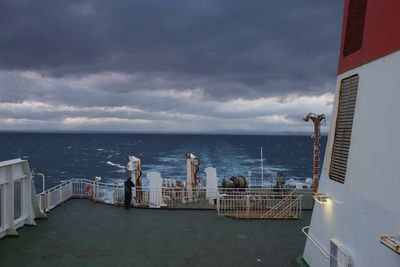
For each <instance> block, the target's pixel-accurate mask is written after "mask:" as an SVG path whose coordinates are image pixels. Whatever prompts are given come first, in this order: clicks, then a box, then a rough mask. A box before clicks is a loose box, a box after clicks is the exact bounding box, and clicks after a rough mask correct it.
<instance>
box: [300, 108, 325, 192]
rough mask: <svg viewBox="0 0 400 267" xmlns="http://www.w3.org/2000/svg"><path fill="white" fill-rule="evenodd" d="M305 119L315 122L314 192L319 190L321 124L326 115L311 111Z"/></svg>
mask: <svg viewBox="0 0 400 267" xmlns="http://www.w3.org/2000/svg"><path fill="white" fill-rule="evenodd" d="M303 120H304V121H309V120H311V121H312V122H313V123H314V135H313V139H314V161H313V192H314V193H317V192H318V185H319V181H318V174H319V146H320V139H321V131H320V126H321V123H322V122H325V115H324V114H321V115H317V114H315V113H309V114H308V115H307V116H306V117H304V119H303Z"/></svg>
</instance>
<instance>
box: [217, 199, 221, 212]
mask: <svg viewBox="0 0 400 267" xmlns="http://www.w3.org/2000/svg"><path fill="white" fill-rule="evenodd" d="M220 200H221V199H220V197H219V194H217V214H218V216H220V215H221V213H220V208H221V206H220V203H219V202H220Z"/></svg>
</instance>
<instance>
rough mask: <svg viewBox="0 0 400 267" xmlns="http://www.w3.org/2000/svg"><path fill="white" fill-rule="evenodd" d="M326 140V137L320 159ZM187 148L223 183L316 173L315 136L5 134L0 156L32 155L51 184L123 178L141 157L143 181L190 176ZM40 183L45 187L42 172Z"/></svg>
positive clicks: (254, 183)
mask: <svg viewBox="0 0 400 267" xmlns="http://www.w3.org/2000/svg"><path fill="white" fill-rule="evenodd" d="M326 139H327V138H326V137H325V136H323V137H322V139H321V161H322V160H323V155H324V150H325V145H326ZM261 148H262V154H263V157H262V158H263V160H262V161H261ZM187 153H192V154H194V155H196V156H197V157H199V158H200V171H199V176H200V177H201V179H202V178H205V173H204V169H205V168H206V167H210V166H213V167H216V168H217V177H218V180H219V182H221V181H222V179H229V178H230V177H231V176H237V175H242V176H244V177H246V179H247V180H248V183H249V184H250V185H251V186H260V185H262V184H264V185H265V184H268V183H271V182H273V181H274V179H275V177H276V174H277V172H278V171H279V172H283V174H284V175H285V177H286V179H287V180H288V181H289V180H290V181H292V182H293V181H304V180H305V179H306V178H311V177H312V170H313V168H312V166H313V162H312V161H313V139H312V137H311V136H306V135H299V136H297V135H228V134H133V133H132V134H131V133H86V132H82V133H81V132H79V133H61V132H56V133H54V132H52V133H43V132H32V133H30V132H1V133H0V161H3V160H9V159H14V158H22V159H26V160H28V162H29V165H30V168H31V170H33V171H35V172H41V173H44V174H45V175H46V188H47V189H48V188H51V187H53V186H56V185H57V184H59V183H60V182H61V181H64V180H68V179H71V178H84V179H89V180H94V178H95V177H96V176H98V177H101V178H102V181H103V182H111V183H119V182H121V181H122V180H124V179H125V178H126V168H125V167H126V164H127V157H128V156H130V155H132V156H136V157H138V158H140V159H141V161H142V172H143V179H144V184H146V175H147V173H148V172H153V171H156V172H160V173H161V176H162V177H163V178H171V179H176V180H185V179H186V159H185V156H186V154H187ZM261 163H262V164H261ZM261 165H262V166H263V167H262V168H261ZM321 166H322V162H321ZM261 170H262V171H261ZM202 180H203V182H204V179H202ZM35 186H36V188H41V187H42V180H41V178H40V177H36V178H35Z"/></svg>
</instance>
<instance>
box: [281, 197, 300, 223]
mask: <svg viewBox="0 0 400 267" xmlns="http://www.w3.org/2000/svg"><path fill="white" fill-rule="evenodd" d="M301 197H302V196H297V197H296V198H295V199H289V200H290V201H289V204H288V205H287V206H286V207H285V208H284V209H283V210H280V211H279V212H278V213H277V214H275V215H274V218H279V216H280V215H281V214H284V213H285V212H287V211H288V210H289V209H291V208H293V207H294V206H295V205H296V204H297V202H298V200H299V199H300V198H301Z"/></svg>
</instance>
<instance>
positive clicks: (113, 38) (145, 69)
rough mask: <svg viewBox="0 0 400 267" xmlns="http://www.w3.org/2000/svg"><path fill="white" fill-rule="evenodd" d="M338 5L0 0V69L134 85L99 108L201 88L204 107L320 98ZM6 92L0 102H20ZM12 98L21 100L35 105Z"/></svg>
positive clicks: (329, 76)
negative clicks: (136, 96)
mask: <svg viewBox="0 0 400 267" xmlns="http://www.w3.org/2000/svg"><path fill="white" fill-rule="evenodd" d="M341 2H342V1H321V0H312V1H311V0H310V1H300V0H290V1H289V0H287V1H283V0H272V1H236V0H224V1H223V0H212V1H211V0H209V1H207V0H198V1H183V0H181V1H177V0H169V1H162V0H159V1H153V0H143V1H109V0H103V1H101V0H96V1H74V0H70V1H52V0H48V1H28V0H27V1H20V0H9V1H4V0H3V1H1V2H0V30H1V34H0V69H1V70H3V71H12V70H16V71H27V70H28V71H34V72H37V73H41V74H43V75H47V76H50V77H56V78H59V79H63V78H65V77H75V76H79V77H83V76H87V75H91V74H96V73H104V72H116V73H125V74H129V75H136V76H137V77H136V79H134V80H133V81H132V83H127V82H122V83H121V84H105V85H104V84H103V85H102V86H98V87H96V89H98V92H97V91H96V93H94V92H91V93H92V96H93V95H95V94H96V96H95V97H93V99H92V102H91V103H92V105H107V103H103V101H104V102H106V99H107V97H104V98H101V96H102V95H103V94H106V93H105V92H113V93H115V94H119V95H121V97H116V98H114V100H111V99H110V98H109V97H108V99H109V101H110V102H112V101H116V102H118V101H120V98H124V94H127V93H130V92H135V91H139V90H142V91H143V90H160V89H161V90H162V89H168V88H173V89H175V90H186V89H188V88H196V87H201V88H202V89H203V90H204V95H203V97H204V98H208V99H226V98H235V97H242V98H248V99H252V98H256V97H260V96H270V95H285V94H288V93H294V92H296V93H303V94H313V93H325V92H329V91H333V89H334V88H326V87H324V86H323V85H324V84H326V83H331V82H332V81H334V77H335V69H336V63H337V60H336V57H337V54H338V53H337V51H338V46H339V39H338V36H339V29H340V22H341V19H340V18H341V12H342V7H341V6H342V3H341ZM154 77H161V78H162V79H161V80H162V81H163V83H161V84H160V82H157V81H154ZM13 83H18V81H14V82H13ZM13 83H8V84H7V86H8V87H10V86H11V87H12V84H13ZM0 87H1V85H0ZM38 90H39V91H41V92H42V93H43V95H44V97H47V98H48V100H51V101H55V100H57V101H63V99H65V101H66V102H68V103H73V102H74V101H78V102H79V100H73V99H70V100H68V101H67V99H68V97H69V96H71V92H67V93H65V94H63V93H62V92H60V94H59V95H57V97H56V98H57V99H53V98H54V97H55V96H54V95H51V94H47V93H46V90H47V89H46V88H38ZM74 90H79V88H75V89H74ZM0 91H1V88H0ZM83 91H84V90H83ZM10 92H11V91H10V90H8V91H7V92H6V91H5V90H3V92H2V93H1V92H0V93H1V94H2V97H3V98H7V97H8V98H10V99H11V98H18V97H17V96H18V92H17V94H16V93H15V92H13V93H12V94H7V93H10ZM84 92H86V91H84ZM19 93H20V94H21V96H20V98H19V100H23V99H26V98H32V97H34V92H25V91H24V92H19ZM91 93H87V94H88V99H91V97H90V95H91ZM24 94H31V96H27V95H24ZM45 99H46V98H45ZM96 99H98V101H100V102H96ZM89 102H90V101H88V102H83V103H73V104H77V105H79V104H82V105H90V103H89ZM108 104H112V103H108ZM162 104H163V103H160V105H162ZM159 107H160V108H159V109H162V108H161V107H162V106H159Z"/></svg>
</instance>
